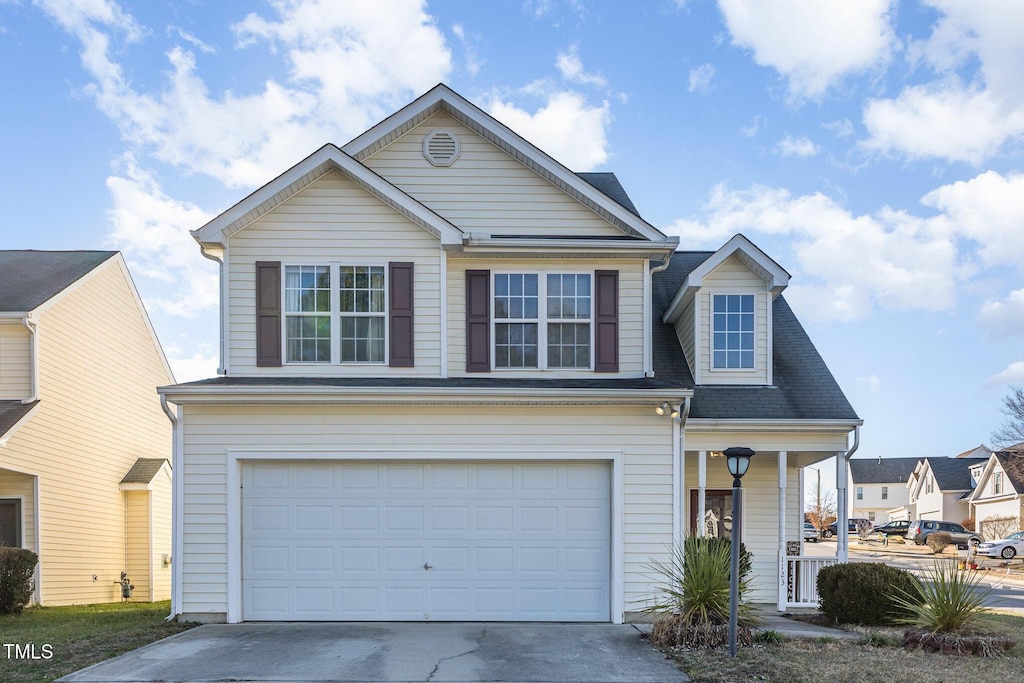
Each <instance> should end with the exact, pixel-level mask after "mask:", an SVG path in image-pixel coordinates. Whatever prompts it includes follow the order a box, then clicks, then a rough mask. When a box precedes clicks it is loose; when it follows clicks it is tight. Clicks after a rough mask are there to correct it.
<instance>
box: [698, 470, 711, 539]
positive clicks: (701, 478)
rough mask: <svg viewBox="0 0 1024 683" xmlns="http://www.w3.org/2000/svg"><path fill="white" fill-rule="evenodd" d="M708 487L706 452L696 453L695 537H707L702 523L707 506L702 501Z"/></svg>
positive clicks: (705, 527)
mask: <svg viewBox="0 0 1024 683" xmlns="http://www.w3.org/2000/svg"><path fill="white" fill-rule="evenodd" d="M707 485H708V452H707V451H698V452H697V535H698V536H701V537H703V536H707V535H708V526H707V524H705V523H704V516H705V515H706V514H707V505H706V501H705V500H704V489H705V488H707Z"/></svg>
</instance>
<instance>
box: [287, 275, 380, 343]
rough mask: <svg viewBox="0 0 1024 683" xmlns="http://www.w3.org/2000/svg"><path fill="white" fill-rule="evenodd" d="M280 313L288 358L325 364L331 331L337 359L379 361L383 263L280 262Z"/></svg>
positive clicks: (331, 341)
mask: <svg viewBox="0 0 1024 683" xmlns="http://www.w3.org/2000/svg"><path fill="white" fill-rule="evenodd" d="M332 282H337V283H338V288H337V297H335V296H334V292H333V291H332V285H331V283H332ZM284 315H285V360H286V361H288V362H289V363H330V362H331V359H332V348H334V347H335V342H334V341H333V340H334V334H335V330H337V337H338V341H337V348H339V349H340V351H339V355H338V358H339V360H340V362H342V363H383V362H384V361H385V354H384V346H385V344H384V339H385V335H384V327H385V315H386V311H385V278H384V266H285V272H284ZM335 319H336V320H337V321H338V322H337V327H335V323H334V320H335Z"/></svg>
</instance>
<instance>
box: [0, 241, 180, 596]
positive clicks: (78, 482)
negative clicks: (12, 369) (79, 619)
mask: <svg viewBox="0 0 1024 683" xmlns="http://www.w3.org/2000/svg"><path fill="white" fill-rule="evenodd" d="M120 263H121V262H120V260H119V259H118V258H117V257H115V259H114V260H112V261H109V262H107V263H106V264H103V265H101V266H100V267H99V269H98V270H96V271H94V273H93V274H92V275H91V276H89V277H88V279H87V280H85V281H83V282H82V283H80V284H78V285H76V286H74V287H73V288H72V289H71V290H69V291H68V292H67V293H66V295H65V296H63V297H62V298H60V299H59V300H58V301H56V302H55V303H54V304H53V305H52V306H50V307H49V308H47V309H46V310H45V311H43V312H42V313H41V315H40V317H39V371H40V377H39V398H40V405H39V408H38V410H37V412H36V413H35V414H34V415H33V416H32V418H31V419H30V420H29V421H28V422H26V423H25V424H24V426H22V427H21V429H19V430H18V431H17V432H16V433H15V434H14V435H13V436H12V437H11V439H10V440H9V441H8V442H7V445H6V446H5V447H4V449H3V452H2V457H3V460H4V463H5V465H6V466H8V467H10V468H11V469H14V470H18V471H23V472H26V473H32V474H34V475H37V476H38V478H39V499H40V519H41V521H42V527H41V530H40V531H41V533H40V544H41V547H40V549H39V551H38V552H39V556H40V566H41V575H42V585H41V595H42V601H43V603H44V604H48V605H66V604H87V603H97V602H113V601H117V600H119V599H120V591H119V589H118V586H117V580H118V579H119V577H120V574H121V571H122V570H124V569H125V559H126V549H125V501H124V494H123V492H122V491H121V490H120V489H119V483H120V481H121V479H122V478H123V477H124V475H125V473H126V472H127V471H128V470H129V469H130V468H131V466H132V465H133V464H134V463H135V460H136V459H137V458H140V457H147V458H167V457H169V455H170V450H171V427H170V422H169V421H168V420H167V417H166V416H165V415H164V413H163V411H162V410H161V408H160V402H159V397H158V396H157V393H156V387H157V386H158V385H166V384H169V383H170V382H171V381H172V379H171V377H170V376H169V375H168V374H167V372H166V371H165V368H164V366H163V363H162V362H161V360H160V356H159V352H158V349H157V347H156V344H155V341H154V339H153V337H152V335H151V333H150V329H149V327H148V326H147V324H146V322H145V317H144V313H143V312H142V311H141V310H140V308H139V307H138V305H137V303H136V299H135V297H134V296H133V294H132V290H131V288H130V285H129V281H128V279H127V271H126V270H124V269H123V268H122V267H121V265H120ZM94 575H95V576H96V579H95V580H94V579H93V578H92V577H93V576H94Z"/></svg>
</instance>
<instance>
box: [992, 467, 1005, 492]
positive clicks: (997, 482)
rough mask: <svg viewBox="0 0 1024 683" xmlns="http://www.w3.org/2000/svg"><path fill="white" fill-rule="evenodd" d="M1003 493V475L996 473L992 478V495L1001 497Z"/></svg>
mask: <svg viewBox="0 0 1024 683" xmlns="http://www.w3.org/2000/svg"><path fill="white" fill-rule="evenodd" d="M1002 492H1003V473H1002V472H1000V471H996V472H995V473H994V474H993V476H992V493H993V494H995V495H997V496H998V495H999V494H1001V493H1002Z"/></svg>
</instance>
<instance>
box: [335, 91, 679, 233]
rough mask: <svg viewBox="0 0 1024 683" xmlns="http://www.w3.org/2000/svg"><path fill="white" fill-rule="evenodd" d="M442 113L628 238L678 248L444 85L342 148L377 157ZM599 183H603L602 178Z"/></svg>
mask: <svg viewBox="0 0 1024 683" xmlns="http://www.w3.org/2000/svg"><path fill="white" fill-rule="evenodd" d="M438 112H445V113H447V114H449V115H450V116H452V117H453V118H455V119H456V120H457V121H459V123H461V124H462V125H464V126H466V127H467V128H469V129H470V130H472V131H473V132H474V133H476V134H477V135H479V136H481V137H482V138H484V139H485V140H487V141H488V142H490V143H491V144H492V145H494V146H495V147H497V148H498V149H500V150H502V151H503V152H505V153H506V154H508V155H509V156H511V157H512V158H514V159H516V160H517V161H519V162H520V163H521V164H523V165H524V166H526V167H527V168H529V169H530V170H532V171H533V172H534V173H536V174H537V175H539V176H541V177H542V178H544V179H545V180H547V181H548V182H549V183H551V184H552V185H554V186H555V187H558V188H559V189H560V190H562V191H563V192H565V193H566V194H568V195H569V196H570V197H572V198H574V199H575V200H576V201H578V202H580V203H581V204H583V205H584V206H586V207H587V208H589V209H590V210H591V211H593V212H594V213H596V214H597V215H599V216H601V217H602V218H603V219H604V220H606V221H608V222H609V223H611V224H612V225H614V226H616V227H617V228H619V229H620V230H622V231H623V233H624V234H626V235H629V236H633V237H639V238H642V239H647V240H652V241H655V242H667V243H672V244H678V243H679V239H678V238H677V237H669V236H667V235H665V234H664V233H663V232H661V231H660V230H658V229H657V228H655V227H654V226H653V225H651V224H650V223H648V222H647V221H645V220H643V219H642V218H640V216H639V215H637V213H636V212H635V211H634V210H630V209H629V208H628V207H627V206H626V205H625V204H623V203H620V202H619V201H618V199H615V198H613V197H611V196H610V195H608V194H606V193H605V192H604V191H595V190H596V187H595V185H594V184H592V183H591V182H590V181H589V180H587V179H585V178H583V177H582V176H580V175H578V174H576V173H573V172H572V171H570V170H569V169H568V168H566V167H565V166H563V165H562V164H561V163H559V162H558V161H556V160H555V159H554V158H553V157H551V156H550V155H548V154H547V153H546V152H544V151H543V150H542V149H540V148H538V147H536V146H535V145H533V144H532V143H531V142H529V141H528V140H526V139H525V138H523V137H522V136H521V135H519V134H518V133H516V132H515V131H513V130H512V129H511V128H509V127H508V126H506V125H505V124H503V123H501V122H500V121H498V120H497V119H495V118H494V117H493V116H491V115H490V114H488V113H487V112H485V111H484V110H482V109H480V108H479V107H477V106H476V105H475V104H473V103H472V102H470V101H469V100H467V99H466V98H464V97H462V95H459V94H458V93H457V92H455V91H454V90H452V89H451V88H449V87H448V86H446V85H445V84H443V83H439V84H437V85H435V86H434V87H433V88H431V89H430V90H428V91H427V92H426V93H424V94H423V95H421V96H420V97H418V98H416V99H415V100H414V101H412V102H410V103H409V104H407V105H406V106H404V107H402V108H401V109H399V110H398V111H396V112H395V113H394V114H392V115H391V116H389V117H387V118H386V119H384V120H383V121H381V122H380V123H378V124H376V125H375V126H373V127H372V128H370V129H369V130H367V131H366V132H364V133H362V134H361V135H359V136H357V137H356V138H354V139H353V140H351V141H350V142H348V143H346V144H345V145H342V148H341V149H342V150H343V151H344V152H345V153H347V154H350V155H352V157H353V158H355V159H356V160H358V161H362V160H363V159H365V158H366V157H368V156H371V155H372V154H374V153H376V152H377V151H379V150H381V149H383V148H384V147H386V146H387V145H389V144H390V143H391V142H393V141H394V140H396V139H398V138H399V137H400V136H401V135H403V134H404V133H406V132H408V131H410V130H412V129H413V128H414V127H416V126H417V125H419V124H420V123H422V122H423V121H425V120H426V119H428V118H430V117H431V116H433V115H434V114H436V113H438ZM598 182H599V183H600V182H601V180H600V179H598Z"/></svg>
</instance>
